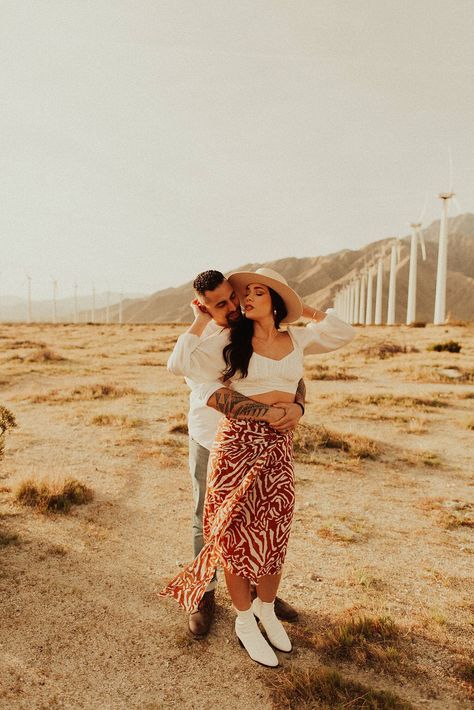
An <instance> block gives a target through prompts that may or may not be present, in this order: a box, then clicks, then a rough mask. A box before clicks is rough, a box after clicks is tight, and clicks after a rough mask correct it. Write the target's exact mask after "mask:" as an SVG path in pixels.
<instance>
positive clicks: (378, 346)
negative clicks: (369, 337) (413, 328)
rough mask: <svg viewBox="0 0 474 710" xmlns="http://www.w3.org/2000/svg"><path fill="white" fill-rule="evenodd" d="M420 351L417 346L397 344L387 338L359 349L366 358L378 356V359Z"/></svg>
mask: <svg viewBox="0 0 474 710" xmlns="http://www.w3.org/2000/svg"><path fill="white" fill-rule="evenodd" d="M418 352H420V351H419V350H418V349H417V348H414V347H411V348H409V347H407V346H406V345H399V344H398V343H392V342H390V341H388V340H383V341H382V342H380V343H374V344H372V345H367V346H366V347H365V348H362V349H361V350H359V353H360V354H361V355H365V357H366V358H376V357H377V358H379V360H386V359H387V358H389V357H393V356H394V355H400V354H406V353H418Z"/></svg>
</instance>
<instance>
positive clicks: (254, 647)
mask: <svg viewBox="0 0 474 710" xmlns="http://www.w3.org/2000/svg"><path fill="white" fill-rule="evenodd" d="M235 633H236V634H237V638H238V639H239V640H240V642H241V644H242V645H243V647H244V648H245V650H246V651H247V653H248V654H249V656H250V658H251V659H252V660H253V661H256V662H257V663H261V664H262V665H263V666H270V667H271V668H275V667H276V666H278V658H277V657H276V655H275V652H274V650H273V648H272V647H271V646H270V645H269V644H268V643H267V642H266V640H265V639H264V637H263V636H262V634H261V632H260V629H259V628H258V624H257V622H256V620H255V616H254V615H253V611H252V607H250V609H247V611H238V612H237V618H236V620H235Z"/></svg>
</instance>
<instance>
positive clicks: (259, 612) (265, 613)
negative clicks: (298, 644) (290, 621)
mask: <svg viewBox="0 0 474 710" xmlns="http://www.w3.org/2000/svg"><path fill="white" fill-rule="evenodd" d="M252 610H253V613H254V614H255V616H256V617H257V619H258V620H259V621H260V623H261V624H262V626H263V628H264V629H265V632H266V634H267V636H268V640H269V641H270V643H271V644H272V646H274V647H275V648H277V649H278V650H279V651H285V652H286V653H289V652H290V651H291V650H292V648H293V647H292V645H291V641H290V639H289V638H288V634H287V633H286V631H285V627H284V626H283V624H282V623H281V621H280V620H279V619H277V617H276V614H275V610H274V608H273V602H262V600H261V599H259V598H258V597H256V598H255V599H254V600H253V603H252Z"/></svg>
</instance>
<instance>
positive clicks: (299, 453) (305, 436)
mask: <svg viewBox="0 0 474 710" xmlns="http://www.w3.org/2000/svg"><path fill="white" fill-rule="evenodd" d="M293 446H294V452H295V458H296V460H297V461H301V462H302V463H312V462H313V461H314V455H315V453H316V451H317V449H339V450H340V451H344V452H345V453H347V454H349V455H351V456H354V457H356V458H362V459H364V458H366V459H375V458H377V456H378V455H379V454H380V453H381V451H380V446H379V444H378V443H377V442H376V441H374V440H373V439H369V438H368V437H365V436H357V435H356V434H342V433H341V432H337V431H332V430H331V429H326V427H324V426H316V427H315V426H310V425H309V424H300V426H299V427H298V429H297V430H296V432H295V438H294V440H293Z"/></svg>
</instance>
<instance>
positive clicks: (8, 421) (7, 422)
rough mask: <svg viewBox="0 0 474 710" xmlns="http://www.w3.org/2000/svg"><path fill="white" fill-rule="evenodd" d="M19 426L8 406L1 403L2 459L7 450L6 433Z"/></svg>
mask: <svg viewBox="0 0 474 710" xmlns="http://www.w3.org/2000/svg"><path fill="white" fill-rule="evenodd" d="M16 426H17V423H16V419H15V415H14V414H13V412H11V411H10V410H9V409H7V408H6V407H3V406H1V405H0V459H1V458H2V456H3V454H4V452H5V434H6V432H7V431H8V430H9V429H15V427H16Z"/></svg>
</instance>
